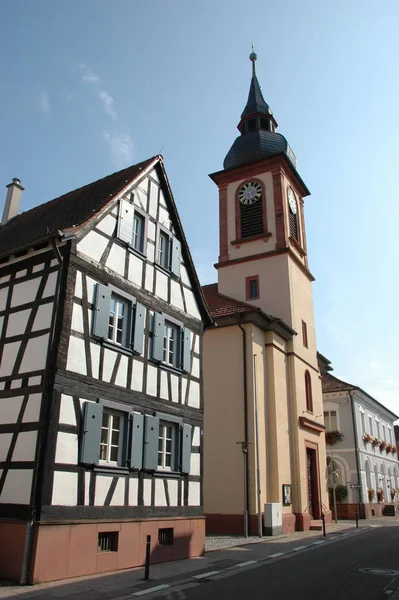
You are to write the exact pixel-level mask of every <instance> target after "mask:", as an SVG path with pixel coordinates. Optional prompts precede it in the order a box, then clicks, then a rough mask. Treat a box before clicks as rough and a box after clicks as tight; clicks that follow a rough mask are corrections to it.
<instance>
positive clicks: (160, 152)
mask: <svg viewBox="0 0 399 600" xmlns="http://www.w3.org/2000/svg"><path fill="white" fill-rule="evenodd" d="M164 148H165V144H163V145H162V148H161V149H160V151H159V152H158V154H162V150H163V149H164Z"/></svg>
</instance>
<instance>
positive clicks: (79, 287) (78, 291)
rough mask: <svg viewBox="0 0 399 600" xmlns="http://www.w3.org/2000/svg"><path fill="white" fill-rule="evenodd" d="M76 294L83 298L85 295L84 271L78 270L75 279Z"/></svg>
mask: <svg viewBox="0 0 399 600" xmlns="http://www.w3.org/2000/svg"><path fill="white" fill-rule="evenodd" d="M75 296H76V297H77V298H82V296H83V288H82V273H81V272H80V271H78V272H77V273H76V281H75Z"/></svg>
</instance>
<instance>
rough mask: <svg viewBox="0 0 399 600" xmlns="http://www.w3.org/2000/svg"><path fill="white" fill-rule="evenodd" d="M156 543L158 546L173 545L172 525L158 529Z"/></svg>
mask: <svg viewBox="0 0 399 600" xmlns="http://www.w3.org/2000/svg"><path fill="white" fill-rule="evenodd" d="M158 544H159V545H160V546H173V527H166V528H165V529H158Z"/></svg>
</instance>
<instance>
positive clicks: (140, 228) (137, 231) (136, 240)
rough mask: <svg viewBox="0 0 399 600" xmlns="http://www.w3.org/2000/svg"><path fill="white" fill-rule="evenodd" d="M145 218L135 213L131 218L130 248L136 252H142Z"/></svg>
mask: <svg viewBox="0 0 399 600" xmlns="http://www.w3.org/2000/svg"><path fill="white" fill-rule="evenodd" d="M144 231H145V217H143V215H141V214H140V213H138V212H137V211H135V213H134V218H133V239H132V246H133V248H134V249H135V250H137V251H138V252H143V251H144Z"/></svg>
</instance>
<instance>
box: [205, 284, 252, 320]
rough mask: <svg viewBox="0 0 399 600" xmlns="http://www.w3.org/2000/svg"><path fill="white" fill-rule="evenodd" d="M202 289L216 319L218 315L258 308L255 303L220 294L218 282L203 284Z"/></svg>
mask: <svg viewBox="0 0 399 600" xmlns="http://www.w3.org/2000/svg"><path fill="white" fill-rule="evenodd" d="M202 291H203V293H204V296H205V300H206V303H207V305H208V308H209V311H210V313H211V315H212V317H213V318H214V319H216V318H217V317H225V316H227V315H235V314H237V313H243V312H251V311H253V310H257V307H256V306H254V305H253V304H249V303H247V302H241V301H240V300H235V299H234V298H230V297H229V296H224V295H223V294H219V292H218V284H217V283H210V284H209V285H203V286H202Z"/></svg>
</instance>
